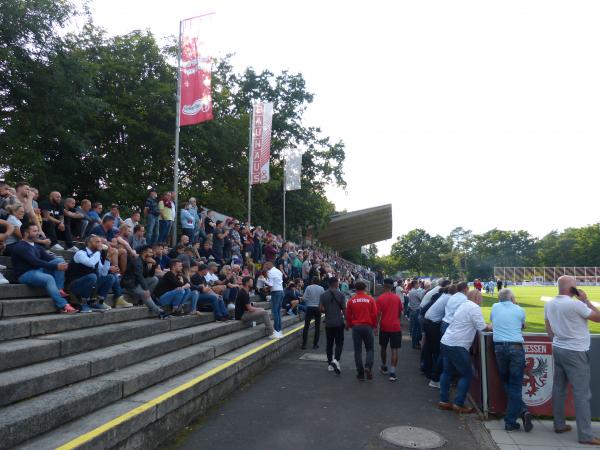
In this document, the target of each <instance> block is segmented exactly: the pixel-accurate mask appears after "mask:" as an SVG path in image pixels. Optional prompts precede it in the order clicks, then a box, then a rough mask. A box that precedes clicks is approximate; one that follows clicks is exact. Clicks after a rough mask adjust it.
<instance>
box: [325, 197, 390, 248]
mask: <svg viewBox="0 0 600 450" xmlns="http://www.w3.org/2000/svg"><path fill="white" fill-rule="evenodd" d="M391 237H392V205H382V206H376V207H374V208H367V209H361V210H359V211H352V212H349V213H343V214H337V215H335V216H333V217H332V218H331V221H330V222H329V225H327V227H326V228H325V229H324V230H322V231H321V232H320V233H319V241H320V242H321V243H323V244H325V245H327V246H329V247H331V248H333V249H335V250H337V251H340V252H341V251H345V250H352V249H355V248H358V247H361V246H363V245H368V244H373V243H374V242H379V241H384V240H386V239H390V238H391Z"/></svg>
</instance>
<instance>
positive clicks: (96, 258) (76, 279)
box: [66, 234, 132, 313]
mask: <svg viewBox="0 0 600 450" xmlns="http://www.w3.org/2000/svg"><path fill="white" fill-rule="evenodd" d="M113 251H114V250H113ZM115 271H116V268H115V267H114V266H111V264H110V258H109V248H108V246H106V245H104V244H103V243H102V239H101V238H100V237H99V236H96V235H93V234H92V235H90V236H88V238H87V239H86V248H84V249H83V250H79V251H77V252H76V253H75V255H74V256H73V260H72V261H71V264H69V268H68V270H67V273H66V280H67V286H68V289H69V291H70V292H71V294H72V295H75V296H77V297H78V298H79V300H80V301H81V310H80V311H81V312H82V313H88V312H92V311H106V310H109V309H110V307H109V306H108V305H105V304H104V301H105V300H106V296H107V295H108V293H109V292H110V290H111V289H113V290H114V291H115V292H114V293H115V297H116V298H115V307H116V308H128V307H131V306H132V305H131V303H128V302H126V301H125V299H124V298H123V294H122V291H121V287H120V286H119V284H118V279H117V277H116V275H115ZM115 285H116V289H114V287H115ZM94 289H95V290H96V292H97V299H95V300H92V293H93V291H94Z"/></svg>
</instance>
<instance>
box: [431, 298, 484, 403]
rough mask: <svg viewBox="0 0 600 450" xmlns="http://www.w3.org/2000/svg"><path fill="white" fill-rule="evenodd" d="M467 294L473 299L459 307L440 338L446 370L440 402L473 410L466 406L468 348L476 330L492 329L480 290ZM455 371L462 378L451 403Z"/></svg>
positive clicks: (468, 366) (468, 364)
mask: <svg viewBox="0 0 600 450" xmlns="http://www.w3.org/2000/svg"><path fill="white" fill-rule="evenodd" d="M451 298H452V297H451ZM466 298H467V299H468V300H470V301H465V302H464V303H462V304H461V305H460V306H459V307H458V309H457V310H456V312H455V313H454V314H453V319H452V322H451V323H450V325H449V326H448V329H447V330H446V332H445V333H444V336H443V337H442V340H441V345H440V347H441V354H442V359H443V364H444V370H443V372H442V376H441V377H440V403H439V404H438V406H439V408H440V409H444V410H454V411H456V412H458V413H465V414H466V413H471V412H473V408H471V407H466V406H465V398H466V396H467V393H468V392H469V386H470V385H471V378H472V377H473V371H472V369H471V357H470V356H469V349H470V348H471V345H472V344H473V339H475V334H476V333H477V331H488V330H490V329H491V327H490V326H489V325H487V324H486V323H485V321H484V320H483V314H482V313H481V307H480V305H481V301H482V300H483V297H482V296H481V292H479V291H477V290H473V291H470V292H468V294H467V296H466ZM448 303H450V300H449V301H448ZM446 307H447V306H446ZM455 373H458V375H459V377H460V378H459V380H458V385H457V386H456V394H455V397H454V402H453V403H450V382H451V381H452V377H453V376H454V374H455Z"/></svg>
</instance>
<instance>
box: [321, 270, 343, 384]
mask: <svg viewBox="0 0 600 450" xmlns="http://www.w3.org/2000/svg"><path fill="white" fill-rule="evenodd" d="M327 281H328V283H329V289H327V290H326V291H325V292H323V293H322V294H321V296H320V297H319V307H320V312H322V313H325V336H326V337H327V363H328V367H327V370H329V371H330V372H332V371H334V372H335V373H337V374H338V375H339V374H340V373H341V368H340V358H341V356H342V348H343V347H344V312H345V310H346V299H345V298H344V294H342V292H341V291H340V290H339V284H340V283H339V280H338V279H337V278H329V279H328V280H327ZM334 344H335V356H334V352H333V346H334Z"/></svg>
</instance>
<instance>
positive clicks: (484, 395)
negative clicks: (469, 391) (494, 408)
mask: <svg viewBox="0 0 600 450" xmlns="http://www.w3.org/2000/svg"><path fill="white" fill-rule="evenodd" d="M479 353H480V357H481V360H480V361H481V403H483V404H482V405H481V406H482V409H483V417H484V418H486V419H487V416H488V411H489V405H488V374H487V347H486V343H485V335H484V334H483V333H479Z"/></svg>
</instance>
